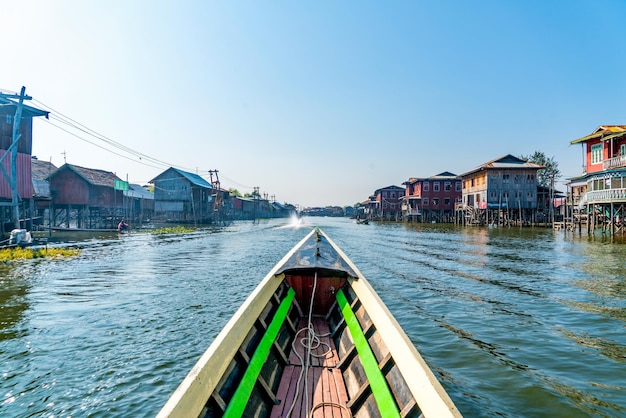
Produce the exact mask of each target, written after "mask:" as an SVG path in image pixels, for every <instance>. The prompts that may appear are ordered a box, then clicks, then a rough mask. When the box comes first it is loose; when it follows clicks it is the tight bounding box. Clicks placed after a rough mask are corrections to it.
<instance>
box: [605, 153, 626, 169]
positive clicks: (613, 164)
mask: <svg viewBox="0 0 626 418" xmlns="http://www.w3.org/2000/svg"><path fill="white" fill-rule="evenodd" d="M602 167H603V168H604V170H611V169H614V168H621V167H626V155H618V156H617V157H613V158H609V159H608V160H604V161H603V162H602Z"/></svg>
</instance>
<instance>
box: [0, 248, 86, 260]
mask: <svg viewBox="0 0 626 418" xmlns="http://www.w3.org/2000/svg"><path fill="white" fill-rule="evenodd" d="M78 254H80V250H79V249H78V248H50V247H49V248H28V247H25V248H22V247H13V248H2V249H0V262H4V263H6V262H8V261H15V260H31V259H34V258H56V257H74V256H77V255H78Z"/></svg>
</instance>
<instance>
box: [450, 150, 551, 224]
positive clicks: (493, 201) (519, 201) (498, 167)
mask: <svg viewBox="0 0 626 418" xmlns="http://www.w3.org/2000/svg"><path fill="white" fill-rule="evenodd" d="M542 168H544V167H543V166H542V165H539V164H535V163H531V162H527V161H524V160H522V159H520V158H517V157H515V156H513V155H511V154H508V155H505V156H503V157H500V158H497V159H495V160H491V161H488V162H486V163H484V164H481V165H480V166H478V167H476V168H475V169H473V170H471V171H468V172H467V173H464V174H462V175H461V182H462V185H463V186H462V187H463V193H462V201H463V202H462V210H463V221H464V222H463V223H464V224H469V225H509V226H510V225H524V224H530V223H534V219H535V218H536V216H537V171H538V170H540V169H542Z"/></svg>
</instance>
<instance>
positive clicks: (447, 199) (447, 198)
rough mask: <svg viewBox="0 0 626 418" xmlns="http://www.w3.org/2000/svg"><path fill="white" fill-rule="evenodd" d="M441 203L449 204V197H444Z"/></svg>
mask: <svg viewBox="0 0 626 418" xmlns="http://www.w3.org/2000/svg"><path fill="white" fill-rule="evenodd" d="M443 204H444V205H446V206H450V198H449V197H446V198H445V199H443Z"/></svg>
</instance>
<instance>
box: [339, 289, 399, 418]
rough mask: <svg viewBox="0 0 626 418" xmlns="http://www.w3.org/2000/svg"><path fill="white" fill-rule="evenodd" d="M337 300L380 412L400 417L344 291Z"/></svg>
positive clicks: (387, 415) (384, 414)
mask: <svg viewBox="0 0 626 418" xmlns="http://www.w3.org/2000/svg"><path fill="white" fill-rule="evenodd" d="M336 298H337V303H339V308H340V309H341V313H342V314H343V317H344V319H345V320H346V325H347V326H348V330H349V331H350V335H352V340H353V341H354V345H355V346H356V351H357V353H358V354H359V358H360V359H361V364H363V369H364V370H365V375H366V376H367V379H368V380H369V383H370V388H371V389H372V393H373V394H374V399H375V400H376V404H377V405H378V410H379V411H380V413H381V414H382V416H384V417H400V412H398V406H397V405H396V401H395V399H394V398H393V396H392V394H391V390H390V389H389V385H387V380H385V376H383V373H382V372H381V371H380V368H379V367H378V361H376V357H375V356H374V353H373V352H372V348H371V347H370V345H369V343H368V342H367V338H365V334H363V330H362V329H361V324H359V320H358V319H357V317H356V315H355V314H354V312H353V311H352V308H351V307H350V304H349V303H348V299H346V295H344V293H343V290H341V289H339V291H338V292H337V294H336Z"/></svg>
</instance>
